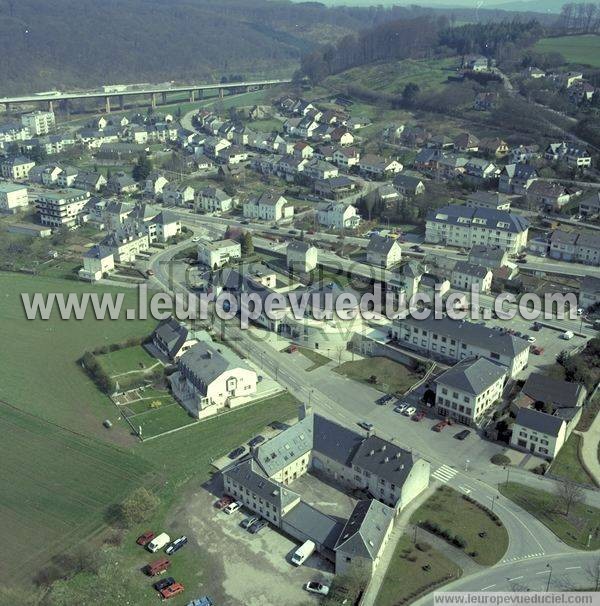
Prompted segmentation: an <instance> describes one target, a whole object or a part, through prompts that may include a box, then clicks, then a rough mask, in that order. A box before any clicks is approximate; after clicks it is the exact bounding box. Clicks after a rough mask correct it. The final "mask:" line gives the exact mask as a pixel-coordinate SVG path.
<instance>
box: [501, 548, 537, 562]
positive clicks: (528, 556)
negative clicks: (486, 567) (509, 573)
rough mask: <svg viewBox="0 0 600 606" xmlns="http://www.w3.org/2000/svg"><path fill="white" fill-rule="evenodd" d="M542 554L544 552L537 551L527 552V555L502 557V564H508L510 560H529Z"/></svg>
mask: <svg viewBox="0 0 600 606" xmlns="http://www.w3.org/2000/svg"><path fill="white" fill-rule="evenodd" d="M543 555H544V552H543V551H541V552H539V553H528V554H527V555H520V556H517V557H515V558H504V559H503V560H502V564H510V563H512V562H520V561H521V560H530V559H531V558H539V557H541V556H543Z"/></svg>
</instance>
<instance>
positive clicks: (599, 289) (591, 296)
mask: <svg viewBox="0 0 600 606" xmlns="http://www.w3.org/2000/svg"><path fill="white" fill-rule="evenodd" d="M598 303H600V278H596V277H594V276H584V277H583V278H581V284H580V286H579V307H581V308H582V309H583V310H586V309H589V308H590V307H593V306H595V305H597V304H598Z"/></svg>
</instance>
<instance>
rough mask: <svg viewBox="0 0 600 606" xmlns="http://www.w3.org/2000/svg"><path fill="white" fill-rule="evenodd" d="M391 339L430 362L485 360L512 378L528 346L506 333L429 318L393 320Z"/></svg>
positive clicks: (523, 361) (525, 359)
mask: <svg viewBox="0 0 600 606" xmlns="http://www.w3.org/2000/svg"><path fill="white" fill-rule="evenodd" d="M390 333H391V335H390V336H391V337H392V338H394V339H396V341H398V343H399V344H400V345H401V346H402V347H406V348H407V349H412V350H414V351H417V352H419V353H422V354H429V355H430V356H431V357H433V358H438V359H442V360H445V361H456V362H459V361H461V360H464V359H466V358H473V357H479V358H489V359H490V360H491V361H492V362H496V363H497V364H501V365H502V366H505V367H506V368H507V369H508V374H509V376H510V377H511V378H514V377H516V376H517V375H518V374H519V373H520V372H521V371H522V370H523V369H524V368H525V367H526V366H527V362H528V361H529V343H528V342H527V341H526V340H525V339H521V338H519V337H515V336H513V335H510V334H508V333H501V332H500V331H498V330H492V329H491V328H487V326H484V325H481V324H473V323H472V322H467V321H466V320H462V321H459V320H452V319H450V318H448V317H444V318H442V319H439V320H436V319H435V318H434V317H433V315H430V316H429V317H428V318H425V319H422V320H417V319H415V318H412V317H407V318H398V319H396V320H394V323H393V325H392V328H391V330H390Z"/></svg>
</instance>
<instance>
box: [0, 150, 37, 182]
mask: <svg viewBox="0 0 600 606" xmlns="http://www.w3.org/2000/svg"><path fill="white" fill-rule="evenodd" d="M34 166H35V162H34V161H33V160H30V159H29V158H25V157H24V156H17V157H16V158H9V159H8V160H4V162H2V164H0V174H1V175H2V176H3V177H4V178H5V179H12V180H13V181H22V180H24V179H27V177H29V171H31V169H32V168H33V167H34Z"/></svg>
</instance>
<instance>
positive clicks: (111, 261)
mask: <svg viewBox="0 0 600 606" xmlns="http://www.w3.org/2000/svg"><path fill="white" fill-rule="evenodd" d="M114 269H115V256H114V254H113V251H112V249H111V248H109V247H107V246H104V245H102V244H96V245H94V246H92V247H91V248H90V249H88V250H87V251H86V252H85V253H84V254H83V267H82V268H81V269H80V270H79V278H80V279H81V280H88V281H90V282H96V281H97V280H100V279H101V278H103V277H104V276H105V275H106V274H108V273H110V272H111V271H113V270H114Z"/></svg>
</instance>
